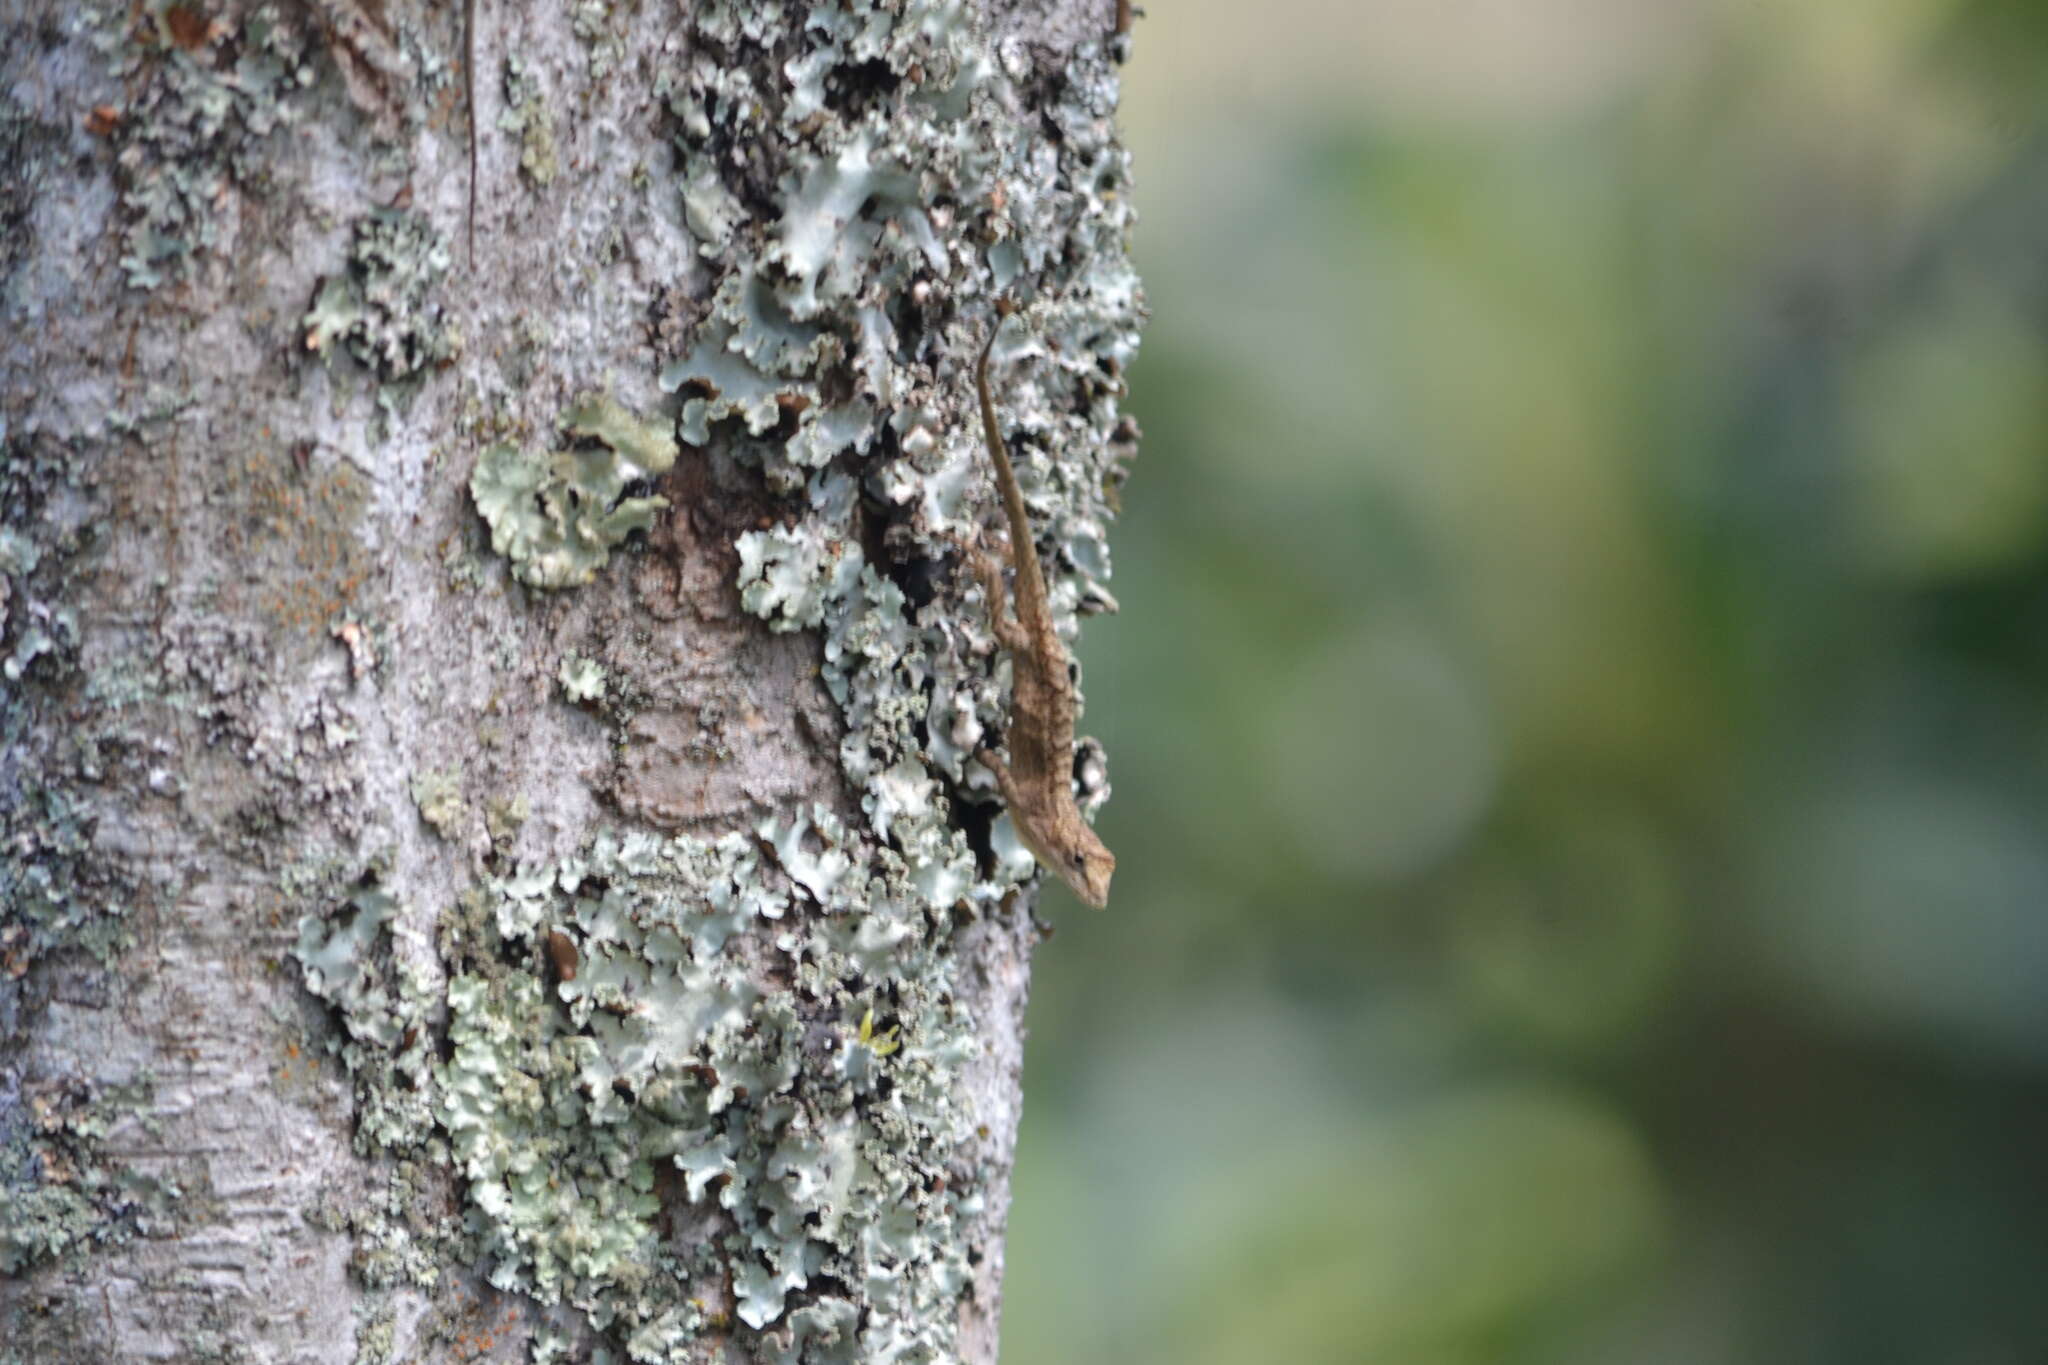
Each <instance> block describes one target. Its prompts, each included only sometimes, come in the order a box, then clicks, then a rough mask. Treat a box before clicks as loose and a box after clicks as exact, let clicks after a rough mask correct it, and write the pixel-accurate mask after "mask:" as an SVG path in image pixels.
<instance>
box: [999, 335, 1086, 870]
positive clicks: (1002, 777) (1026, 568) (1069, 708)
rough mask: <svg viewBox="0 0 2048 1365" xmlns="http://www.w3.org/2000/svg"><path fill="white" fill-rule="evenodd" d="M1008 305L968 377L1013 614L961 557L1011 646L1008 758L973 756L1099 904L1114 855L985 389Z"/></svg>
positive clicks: (1049, 858) (1063, 652)
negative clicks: (991, 479)
mask: <svg viewBox="0 0 2048 1365" xmlns="http://www.w3.org/2000/svg"><path fill="white" fill-rule="evenodd" d="M1012 311H1013V305H1012V304H1011V303H1010V301H1009V300H1008V299H1004V300H1002V301H1001V302H999V303H998V304H997V305H996V320H995V324H994V325H993V326H991V327H990V328H989V330H988V340H987V341H985V342H983V343H982V346H981V359H980V360H979V362H977V363H976V365H975V368H974V385H975V389H976V391H977V392H978V393H979V395H980V397H981V426H982V432H983V434H984V436H985V437H986V438H987V440H988V454H989V459H990V461H991V462H992V463H993V464H994V465H995V470H996V491H997V492H998V493H1000V494H1001V495H1002V500H1003V511H1004V512H1005V513H1006V514H1007V515H1008V518H1009V522H1010V567H1011V568H1012V570H1014V571H1015V574H1016V579H1017V587H1016V598H1017V614H1016V616H1015V618H1014V619H1013V618H1012V617H1011V616H1009V615H1008V614H1007V613H1006V611H1005V610H1004V596H1005V594H1004V592H1003V571H1002V567H1001V566H1000V565H999V564H997V563H996V561H995V560H994V559H993V558H991V557H990V556H989V555H988V554H987V553H985V552H982V551H979V550H977V551H975V552H974V553H973V554H972V555H971V556H970V560H969V562H970V563H971V564H972V565H973V568H974V574H975V577H976V578H978V579H979V580H980V581H981V586H982V592H983V593H984V594H985V595H986V596H987V598H988V607H989V626H990V629H991V630H993V631H994V633H995V637H996V643H997V644H999V645H1001V646H1002V647H1003V648H1004V649H1007V650H1009V651H1010V693H1011V700H1010V725H1009V729H1008V731H1007V733H1006V734H1005V735H1004V739H1005V740H1006V741H1007V746H1008V748H1009V751H1010V757H1009V761H1008V762H1007V763H1006V762H1004V760H1003V759H1002V757H1001V756H1000V755H998V754H997V753H996V752H995V751H994V750H992V749H986V748H984V749H982V750H980V751H978V752H977V753H976V754H975V757H976V758H977V759H979V760H980V761H981V763H982V765H983V766H984V767H986V768H987V769H988V770H989V771H990V772H991V773H993V774H995V779H996V788H997V790H999V791H1000V792H1002V794H1003V801H1004V802H1005V803H1006V804H1007V805H1008V806H1009V808H1010V819H1011V821H1012V822H1013V823H1014V824H1015V825H1016V826H1017V833H1018V834H1019V835H1021V836H1022V837H1023V839H1024V844H1025V846H1026V847H1027V848H1029V849H1030V850H1031V852H1032V854H1033V856H1035V857H1036V858H1037V859H1038V861H1039V862H1041V863H1043V864H1044V865H1045V866H1047V867H1049V868H1051V869H1052V870H1053V872H1055V873H1056V874H1058V876H1059V878H1060V880H1062V881H1064V882H1065V883H1066V884H1067V885H1068V886H1070V887H1072V888H1073V889H1074V894H1075V895H1077V896H1079V897H1080V898H1081V899H1082V900H1084V901H1086V902H1087V903H1088V904H1090V905H1092V906H1094V907H1095V908H1096V909H1098V910H1100V909H1101V908H1102V907H1103V906H1105V905H1107V904H1108V903H1109V878H1110V874H1111V873H1113V872H1115V871H1116V855H1115V854H1113V853H1111V852H1110V851H1109V850H1108V849H1107V848H1105V847H1103V844H1102V840H1100V839H1098V838H1096V837H1095V831H1094V830H1092V829H1090V828H1089V827H1088V822H1087V821H1086V820H1084V819H1082V818H1081V808H1080V807H1079V806H1077V805H1075V804H1074V680H1073V676H1072V674H1070V673H1069V672H1068V665H1067V648H1066V646H1065V645H1064V644H1063V643H1061V641H1060V637H1059V632H1058V631H1057V630H1055V629H1054V628H1053V623H1052V608H1051V606H1050V604H1049V603H1048V602H1047V600H1046V593H1045V574H1044V572H1043V570H1041V569H1040V567H1039V563H1038V546H1037V542H1036V541H1035V540H1034V538H1033V537H1032V534H1031V520H1030V518H1029V517H1028V516H1027V515H1026V514H1025V511H1024V494H1023V493H1022V492H1021V491H1020V490H1019V489H1018V487H1017V474H1016V471H1015V470H1013V469H1012V468H1011V467H1010V452H1009V451H1008V450H1007V449H1005V448H1004V446H1003V434H1002V431H1001V430H1000V428H999V427H998V425H997V422H996V404H995V398H994V397H993V396H992V395H991V393H990V392H989V385H988V357H989V352H990V351H992V350H994V349H995V344H996V333H998V332H1000V331H1001V330H1002V327H1003V319H1004V318H1007V317H1008V316H1009V315H1010V313H1011V312H1012Z"/></svg>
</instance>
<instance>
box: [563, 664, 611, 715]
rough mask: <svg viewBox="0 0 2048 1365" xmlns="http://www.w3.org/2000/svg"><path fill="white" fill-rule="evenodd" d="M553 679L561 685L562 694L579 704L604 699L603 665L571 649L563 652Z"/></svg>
mask: <svg viewBox="0 0 2048 1365" xmlns="http://www.w3.org/2000/svg"><path fill="white" fill-rule="evenodd" d="M555 680H556V681H557V682H559V683H561V685H562V695H563V696H565V697H567V698H568V699H569V700H570V701H571V702H573V703H575V704H577V705H579V706H580V705H583V704H584V703H587V702H598V701H603V700H604V665H603V664H600V663H599V662H598V661H597V660H595V659H586V658H584V657H583V656H582V655H581V654H577V653H574V652H573V651H572V652H571V653H568V654H564V655H563V656H562V666H561V667H560V668H559V669H557V670H556V672H555Z"/></svg>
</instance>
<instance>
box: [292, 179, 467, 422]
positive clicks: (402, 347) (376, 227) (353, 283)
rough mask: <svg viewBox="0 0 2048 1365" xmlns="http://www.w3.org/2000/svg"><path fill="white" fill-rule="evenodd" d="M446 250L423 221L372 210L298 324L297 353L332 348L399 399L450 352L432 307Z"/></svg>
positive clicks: (449, 337) (450, 336)
mask: <svg viewBox="0 0 2048 1365" xmlns="http://www.w3.org/2000/svg"><path fill="white" fill-rule="evenodd" d="M447 273H448V248H447V245H446V243H444V242H443V241H442V240H441V235H440V234H439V233H438V232H436V231H435V230H434V226H433V224H432V223H430V222H428V221H427V219H426V218H425V216H424V215H421V214H417V213H409V212H406V211H404V210H401V209H377V210H375V211H373V212H371V213H369V214H366V215H365V216H364V217H362V218H360V219H358V220H357V222H356V224H355V227H354V230H353V231H352V232H351V234H350V243H349V255H348V265H347V267H346V268H345V269H344V270H342V271H341V273H339V274H336V275H330V276H329V277H328V278H327V279H326V280H324V281H322V283H321V286H320V292H319V294H318V295H317V296H316V297H315V298H314V300H313V307H312V309H311V310H310V311H309V312H308V313H307V314H306V316H305V318H304V320H303V321H302V322H301V324H300V325H301V327H302V328H303V329H304V332H305V347H306V349H307V350H308V351H310V352H312V353H314V354H315V355H318V356H321V357H322V358H325V357H327V356H328V355H329V354H330V353H331V352H332V350H333V348H334V346H335V344H336V343H337V342H339V343H340V344H341V346H342V347H343V349H345V350H347V352H348V353H349V354H350V355H351V356H353V357H354V358H355V360H356V361H357V363H359V364H361V365H362V366H364V367H365V368H366V369H368V370H370V371H371V372H372V373H374V374H376V375H377V377H378V378H379V379H381V380H384V381H385V382H386V384H387V385H397V386H400V387H399V389H398V393H399V394H400V395H402V394H403V393H404V392H407V391H409V390H410V389H411V388H414V387H417V385H418V383H419V382H420V381H421V380H422V379H423V378H424V377H425V374H426V371H427V370H428V369H429V368H430V367H432V366H435V365H441V364H445V363H447V361H448V360H450V359H451V358H452V357H453V356H454V354H455V351H456V339H455V335H454V331H453V329H452V328H451V327H450V326H449V325H448V324H447V322H446V321H445V319H444V318H443V314H442V308H441V305H440V303H439V301H438V300H439V292H440V286H441V280H442V278H443V277H444V276H445V275H446V274H447Z"/></svg>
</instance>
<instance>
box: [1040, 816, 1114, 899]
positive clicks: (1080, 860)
mask: <svg viewBox="0 0 2048 1365" xmlns="http://www.w3.org/2000/svg"><path fill="white" fill-rule="evenodd" d="M1074 826H1075V828H1074V831H1073V833H1072V835H1071V836H1070V837H1068V838H1067V839H1065V840H1063V841H1062V842H1063V845H1064V846H1063V847H1062V849H1061V850H1060V854H1059V856H1057V857H1053V858H1046V859H1042V860H1041V861H1043V862H1044V863H1045V864H1046V866H1048V867H1050V868H1051V869H1052V870H1053V871H1054V872H1057V873H1059V876H1060V880H1061V881H1063V882H1065V883H1066V884H1067V885H1068V886H1070V887H1072V888H1073V889H1074V894H1075V895H1077V896H1079V897H1080V898H1081V899H1082V900H1084V901H1086V902H1087V903H1088V904H1089V905H1091V906H1093V907H1095V908H1096V909H1097V910H1100V909H1102V908H1103V907H1104V906H1107V905H1108V904H1109V878H1110V875H1111V874H1112V873H1114V872H1115V871H1116V855H1115V854H1114V853H1111V852H1110V851H1109V850H1108V849H1107V848H1105V847H1103V844H1102V840H1100V839H1098V838H1096V837H1095V831H1094V830H1092V829H1090V828H1088V826H1086V825H1084V824H1082V823H1081V822H1080V821H1079V820H1076V821H1075V822H1074Z"/></svg>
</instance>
